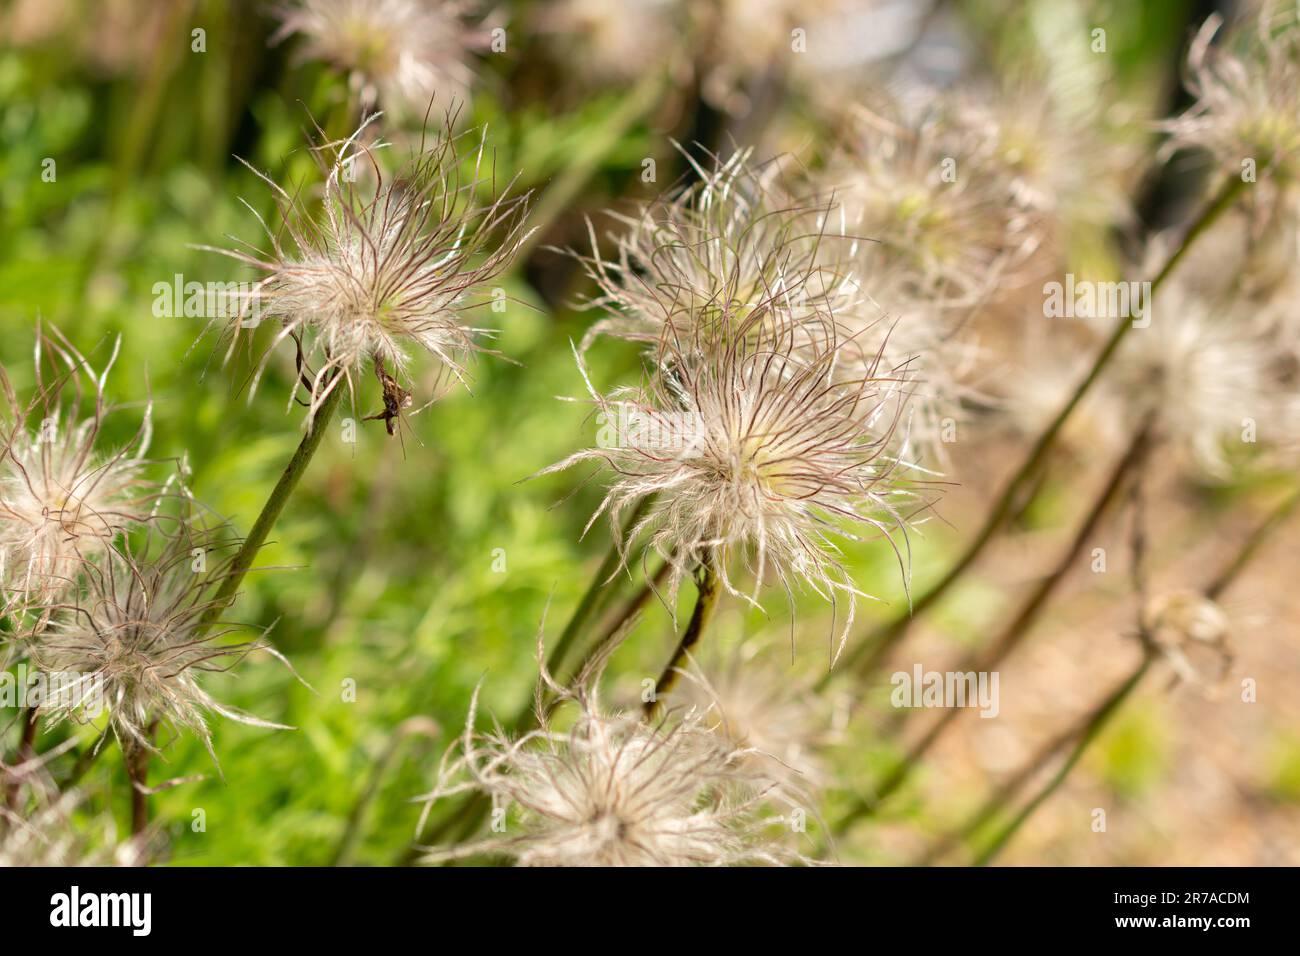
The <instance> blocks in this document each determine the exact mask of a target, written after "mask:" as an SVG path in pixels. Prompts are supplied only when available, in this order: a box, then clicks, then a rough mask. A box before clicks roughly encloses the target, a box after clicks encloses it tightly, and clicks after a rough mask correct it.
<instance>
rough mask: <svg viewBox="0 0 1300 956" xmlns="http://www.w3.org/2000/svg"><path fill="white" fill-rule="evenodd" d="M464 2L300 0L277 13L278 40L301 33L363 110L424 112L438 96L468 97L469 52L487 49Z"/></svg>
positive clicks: (306, 48) (310, 53)
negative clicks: (355, 95)
mask: <svg viewBox="0 0 1300 956" xmlns="http://www.w3.org/2000/svg"><path fill="white" fill-rule="evenodd" d="M472 8H473V4H470V3H465V2H459V0H299V2H298V3H295V4H292V5H284V6H281V7H280V8H278V10H277V11H276V13H277V16H278V17H279V19H280V29H279V30H278V31H277V32H276V34H275V36H274V37H273V38H272V42H279V41H280V40H283V39H285V38H286V37H289V36H291V35H295V34H298V35H301V36H302V37H303V41H304V42H303V49H302V54H303V55H304V56H305V57H306V58H308V59H316V60H324V61H326V62H328V63H332V64H333V65H334V66H336V67H338V68H339V69H340V70H343V71H345V72H346V73H347V75H348V80H349V83H350V84H351V86H352V88H353V90H355V91H356V92H357V93H358V95H359V96H360V98H361V104H362V108H363V109H367V110H369V109H371V108H373V107H374V106H375V105H376V104H380V105H382V106H383V107H384V108H385V109H395V110H404V111H406V112H411V111H417V112H418V111H422V110H424V109H425V108H426V107H427V106H428V104H429V102H430V101H431V100H432V99H433V97H434V96H435V95H437V96H444V97H451V99H452V100H453V101H455V102H461V103H463V102H465V101H466V100H467V99H468V96H469V90H470V86H471V85H472V83H473V81H474V70H473V67H472V65H471V61H470V59H469V54H470V53H471V52H472V51H473V50H474V49H476V48H481V47H485V46H486V44H485V43H484V42H483V37H482V36H480V35H479V33H478V31H475V30H473V29H471V28H470V27H469V26H468V25H467V24H466V22H465V16H466V15H467V14H468V13H469V12H470V10H471V9H472Z"/></svg>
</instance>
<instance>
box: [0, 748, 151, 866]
mask: <svg viewBox="0 0 1300 956" xmlns="http://www.w3.org/2000/svg"><path fill="white" fill-rule="evenodd" d="M41 759H42V758H35V759H34V760H32V761H29V762H28V763H29V764H32V763H38V762H40V760H41ZM41 769H42V768H40V767H36V768H33V767H31V766H28V765H23V766H21V767H17V768H12V769H10V768H4V767H0V793H10V794H12V797H11V801H10V802H9V805H6V803H5V802H0V867H31V866H40V867H47V866H58V867H66V866H139V865H142V864H143V863H145V862H147V861H146V859H145V856H146V845H145V842H144V841H143V840H141V839H132V840H128V841H125V842H119V840H118V838H117V830H116V826H115V825H114V822H113V817H112V814H111V813H107V812H105V813H102V814H100V815H99V816H98V817H97V818H95V819H93V820H91V821H90V822H89V824H87V822H86V821H83V820H78V819H76V817H75V814H76V812H77V810H78V808H79V807H80V806H81V805H82V802H83V795H82V794H81V793H79V792H78V791H76V790H69V791H66V792H63V793H60V792H59V791H58V790H57V789H56V788H55V786H54V784H53V782H52V781H50V780H49V779H48V778H47V777H46V776H45V775H44V774H42V773H41ZM14 788H16V789H14Z"/></svg>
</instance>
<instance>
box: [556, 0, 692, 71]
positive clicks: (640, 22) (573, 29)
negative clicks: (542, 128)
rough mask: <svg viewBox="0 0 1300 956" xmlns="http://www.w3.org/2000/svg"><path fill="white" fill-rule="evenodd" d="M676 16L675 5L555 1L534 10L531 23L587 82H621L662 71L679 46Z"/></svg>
mask: <svg viewBox="0 0 1300 956" xmlns="http://www.w3.org/2000/svg"><path fill="white" fill-rule="evenodd" d="M680 14H681V4H679V3H678V2H677V0H624V2H623V3H619V4H611V3H607V2H605V0H555V2H553V3H547V4H544V5H541V6H539V7H537V8H536V12H535V14H534V16H533V24H534V27H535V29H536V30H537V31H538V33H539V34H541V35H542V36H543V37H545V38H546V40H547V41H548V42H549V43H550V44H551V45H552V46H553V47H554V49H555V54H556V57H557V59H561V60H562V62H563V63H564V64H565V66H566V68H568V69H571V70H573V71H574V72H576V73H578V74H579V75H581V76H583V77H584V78H586V79H587V81H588V82H593V81H600V80H610V79H617V80H625V81H626V80H628V79H631V78H633V77H637V76H640V75H641V74H643V73H646V72H648V71H650V70H657V69H660V68H662V65H663V63H664V62H665V61H666V60H667V59H668V58H669V56H670V55H671V54H672V53H673V52H674V51H675V49H676V48H677V47H678V46H679V44H680V43H681V29H682V19H683V18H682V17H681V15H680Z"/></svg>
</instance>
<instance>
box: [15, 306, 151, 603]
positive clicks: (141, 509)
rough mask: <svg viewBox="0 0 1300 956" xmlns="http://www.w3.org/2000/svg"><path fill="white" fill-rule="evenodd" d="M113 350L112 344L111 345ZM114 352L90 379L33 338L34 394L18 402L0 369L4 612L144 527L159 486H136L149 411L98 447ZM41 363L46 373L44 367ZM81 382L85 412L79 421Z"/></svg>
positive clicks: (76, 363) (50, 590) (47, 593)
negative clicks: (88, 405) (117, 442)
mask: <svg viewBox="0 0 1300 956" xmlns="http://www.w3.org/2000/svg"><path fill="white" fill-rule="evenodd" d="M118 344H120V341H119V343H118ZM116 357H117V346H116V345H115V346H114V350H113V353H112V355H111V356H110V358H109V359H108V361H107V362H106V363H105V365H104V368H103V369H102V370H101V371H100V372H98V373H96V372H95V371H94V370H93V369H92V368H91V367H90V365H89V364H88V363H87V361H86V359H85V358H84V357H83V356H82V355H81V354H80V353H79V352H77V351H76V349H74V348H73V347H72V345H71V344H70V343H69V342H67V340H66V339H64V338H63V337H62V336H60V335H59V334H58V333H57V332H56V331H53V330H50V331H47V332H38V337H37V347H36V363H35V366H36V389H35V395H34V397H33V399H32V400H31V401H30V402H28V403H26V404H20V403H19V401H18V399H17V396H16V393H15V391H14V389H13V387H12V386H11V384H10V382H9V378H8V376H7V375H6V374H5V372H4V370H3V369H0V392H3V395H4V400H5V404H6V410H5V414H4V417H3V421H4V434H3V436H0V443H2V444H0V583H2V584H3V587H4V595H5V610H6V611H10V612H21V611H23V610H34V609H36V608H39V607H40V606H41V605H43V604H45V603H48V602H49V601H52V600H55V599H56V598H57V596H58V595H60V594H61V593H63V592H65V591H66V590H67V589H68V588H69V587H71V586H72V584H73V583H74V581H75V579H76V578H77V576H78V575H79V573H80V571H81V568H82V566H83V563H84V562H85V561H87V560H90V559H93V558H95V557H96V556H97V555H99V554H101V553H102V552H104V551H105V550H107V549H109V548H110V547H111V545H112V543H113V542H114V541H115V540H116V539H117V538H118V537H119V536H120V535H122V534H123V533H125V532H128V531H130V530H131V529H133V528H135V527H138V526H140V525H143V524H145V523H146V522H147V521H149V519H150V517H151V514H152V509H153V507H154V505H155V504H156V501H157V497H158V495H159V494H160V489H159V488H158V487H156V486H154V485H151V484H150V483H148V482H147V481H146V480H145V477H144V474H143V471H144V467H145V465H146V462H145V460H144V457H143V456H144V454H145V453H146V451H147V450H148V447H149V439H150V435H151V433H152V423H151V414H150V408H149V407H148V406H146V408H145V409H144V413H143V417H142V422H141V424H140V427H139V429H138V430H137V432H136V434H135V435H134V436H133V437H132V439H131V440H130V441H128V442H127V443H126V444H125V445H123V446H122V447H120V448H118V449H116V450H111V449H109V448H106V447H104V443H103V441H102V440H101V431H102V429H103V427H104V422H105V420H106V418H107V417H108V416H109V415H110V414H111V413H112V412H113V411H114V409H113V408H112V407H111V406H110V405H109V404H108V402H107V400H106V398H105V395H104V386H105V381H106V379H107V376H108V373H109V371H110V370H111V369H112V366H113V363H114V360H115V359H116ZM47 366H48V367H47ZM83 378H84V379H85V380H86V381H88V383H89V388H90V392H91V398H92V400H93V408H92V410H91V411H90V412H89V414H84V413H83V409H82V407H81V406H82V404H83V402H82V399H83V397H84V392H85V390H86V389H85V385H84V384H83Z"/></svg>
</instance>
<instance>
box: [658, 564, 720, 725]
mask: <svg viewBox="0 0 1300 956" xmlns="http://www.w3.org/2000/svg"><path fill="white" fill-rule="evenodd" d="M695 586H696V588H698V591H699V593H698V594H697V595H696V597H695V608H694V609H693V610H692V611H691V619H690V621H689V622H688V623H687V625H686V630H684V631H683V632H682V639H681V640H680V641H678V642H677V649H676V650H675V651H673V656H672V658H671V659H670V660H669V661H668V663H667V665H666V666H665V667H664V669H663V672H662V673H661V674H660V675H659V680H657V681H656V682H655V690H654V696H653V697H652V698H651V699H650V700H647V701H646V702H645V707H644V715H645V718H646V720H652V719H653V718H654V716H655V714H656V713H658V711H659V707H660V704H661V703H662V701H663V698H664V697H666V696H667V695H668V694H670V693H672V690H673V688H674V687H676V686H677V681H678V680H679V679H680V678H681V669H682V667H683V666H684V665H685V663H686V659H687V657H688V656H689V655H690V653H691V651H693V650H694V649H695V648H696V646H697V645H698V644H699V643H700V639H701V638H702V637H704V630H705V628H707V627H708V626H709V621H710V620H712V619H713V612H714V611H715V610H716V609H717V606H718V574H717V571H715V570H714V568H713V559H712V557H709V558H705V560H704V562H703V563H702V564H701V565H700V567H699V570H698V571H697V572H696V578H695Z"/></svg>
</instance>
